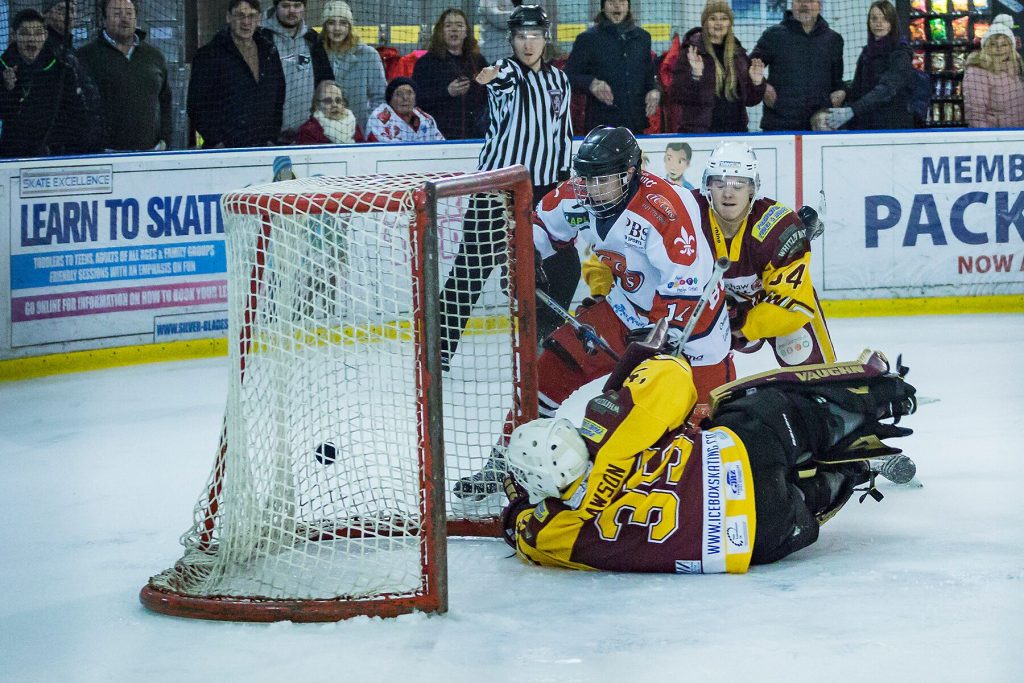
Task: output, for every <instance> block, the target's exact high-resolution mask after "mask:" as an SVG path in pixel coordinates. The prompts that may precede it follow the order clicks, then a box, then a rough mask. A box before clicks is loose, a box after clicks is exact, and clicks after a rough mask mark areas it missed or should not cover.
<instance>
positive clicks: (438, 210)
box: [140, 167, 536, 621]
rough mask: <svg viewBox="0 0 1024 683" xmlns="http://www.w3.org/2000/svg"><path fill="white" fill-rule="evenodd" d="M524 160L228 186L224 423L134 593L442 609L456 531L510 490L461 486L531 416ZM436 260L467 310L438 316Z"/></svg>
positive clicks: (492, 525) (301, 606) (387, 611)
mask: <svg viewBox="0 0 1024 683" xmlns="http://www.w3.org/2000/svg"><path fill="white" fill-rule="evenodd" d="M528 177H529V176H528V174H527V173H526V171H525V169H523V168H522V167H513V168H510V169H501V170H499V171H493V172H484V173H473V174H464V175H462V174H420V175H381V176H372V177H352V178H324V177H321V178H308V179H302V180H292V181H286V182H283V183H274V184H270V185H265V186H259V187H251V188H248V189H246V190H244V191H241V192H235V193H232V194H229V195H225V197H224V198H223V200H222V209H223V212H224V218H225V225H226V237H225V239H226V241H227V245H228V249H227V253H228V281H229V288H228V289H229V315H228V317H229V361H230V368H231V370H230V372H231V377H230V382H229V390H228V398H227V407H226V410H225V419H224V430H223V433H222V437H221V443H220V447H219V448H218V450H217V452H216V457H215V462H214V466H213V471H212V473H211V475H210V479H209V481H208V483H207V485H206V487H205V488H204V490H203V493H202V495H201V496H200V499H199V501H198V503H197V504H196V506H195V510H194V521H193V524H192V526H191V527H190V528H189V529H188V530H187V531H186V532H185V534H184V535H183V536H182V544H183V545H184V547H185V552H184V555H183V556H182V557H181V559H180V560H178V562H177V563H176V564H175V565H174V567H172V568H170V569H168V570H166V571H164V572H163V573H161V574H159V575H157V576H154V577H152V578H151V579H150V581H149V583H148V585H147V586H145V587H144V588H143V589H142V593H141V595H140V598H141V600H142V602H143V604H145V605H146V606H147V607H150V608H151V609H154V610H156V611H159V612H164V613H169V614H174V615H178V616H191V617H199V618H209V619H235V620H247V621H271V620H281V619H290V620H293V621H326V620H335V619H341V618H345V617H348V616H353V615H358V614H371V615H395V614H400V613H403V612H408V611H410V610H414V609H418V610H424V611H444V610H445V609H446V608H447V588H446V581H447V574H446V538H445V534H446V530H447V532H448V533H449V534H452V535H497V533H498V531H499V529H498V524H497V519H496V515H497V513H499V512H500V497H499V496H491V497H490V498H489V499H486V500H471V501H463V500H461V499H459V498H458V497H457V496H454V495H453V493H452V488H453V484H454V482H456V481H457V480H459V479H460V478H463V477H468V476H471V475H472V474H473V473H474V472H476V471H477V470H479V469H480V468H481V467H482V466H483V465H484V464H485V462H486V460H487V458H488V456H489V455H490V452H491V447H492V446H493V445H494V444H495V443H496V441H497V440H498V439H499V438H500V435H501V434H502V433H503V431H506V432H507V430H508V429H509V428H510V426H513V425H514V424H517V423H519V422H522V421H524V420H527V419H532V418H533V417H535V411H536V408H535V406H536V381H535V378H534V376H533V374H532V373H533V372H534V366H535V364H534V359H535V355H536V342H535V339H534V331H533V325H534V322H533V314H534V303H533V296H534V291H533V265H532V262H533V245H532V235H531V227H530V221H529V212H530V209H531V207H530V203H531V201H530V200H531V186H530V183H529V180H528ZM481 207H484V208H486V210H484V211H481V210H480V209H481ZM467 259H468V261H469V267H468V268H467V267H466V263H467ZM481 259H482V260H481ZM459 263H461V270H460V266H459ZM456 274H457V275H458V276H459V277H458V278H455V275H456ZM442 278H446V279H451V278H455V280H456V285H457V289H458V290H459V291H458V292H456V293H454V294H453V293H452V292H448V293H447V294H445V296H447V297H449V299H453V300H454V299H459V300H460V301H463V303H466V302H469V303H468V304H467V305H466V306H465V311H466V312H468V315H466V316H462V317H461V318H459V319H458V320H457V321H453V320H451V319H449V318H445V317H444V316H442V315H441V312H440V300H441V298H442V297H441V294H440V291H441V284H440V282H441V281H442ZM473 278H476V279H477V280H478V281H476V282H474V281H473ZM450 286H451V283H450V282H449V284H448V287H449V288H450ZM470 290H471V291H474V292H476V291H478V290H479V297H478V298H476V300H475V301H473V298H474V297H473V296H470V295H469V294H468V292H469V291H470ZM459 297H461V299H460V298H459ZM443 320H447V321H448V322H449V323H450V324H448V325H444V324H442V321H443ZM442 358H444V360H442ZM442 368H443V369H442Z"/></svg>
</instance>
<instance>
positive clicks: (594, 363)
mask: <svg viewBox="0 0 1024 683" xmlns="http://www.w3.org/2000/svg"><path fill="white" fill-rule="evenodd" d="M579 320H580V322H582V323H585V324H587V325H591V326H592V327H593V328H594V329H595V330H597V332H598V334H600V335H601V336H602V337H604V339H605V341H607V342H608V344H609V345H610V346H611V347H612V349H614V350H615V352H616V353H618V354H619V355H620V356H621V355H622V354H623V353H624V352H625V338H626V326H625V325H623V324H622V322H621V321H620V320H619V318H618V316H617V315H615V312H614V311H613V310H612V307H611V306H610V305H608V303H606V302H604V301H602V302H599V303H596V304H594V305H593V306H591V307H590V308H588V309H586V310H585V311H583V312H582V313H580V315H579ZM614 366H615V359H613V358H612V357H611V356H609V355H608V354H607V353H605V352H604V351H600V350H598V351H597V352H596V353H588V352H587V349H586V348H585V346H584V344H583V342H582V341H581V340H580V338H579V337H577V336H576V331H575V330H574V329H573V328H572V327H570V326H569V325H567V324H566V325H562V326H561V327H559V328H558V329H557V330H555V331H554V332H553V333H552V334H551V335H550V336H549V337H548V338H547V339H545V340H544V351H543V352H542V353H541V354H540V358H538V359H537V377H538V384H539V386H538V390H539V392H540V393H541V394H543V395H544V396H545V397H547V399H548V400H549V401H550V402H552V403H555V404H559V405H560V404H561V403H562V402H563V401H565V399H567V398H569V395H570V394H572V392H574V391H576V390H577V389H579V388H580V387H581V386H583V385H584V384H586V383H587V382H590V381H591V380H593V379H596V378H598V377H600V376H601V375H604V374H607V373H609V372H611V370H612V368H613V367H614Z"/></svg>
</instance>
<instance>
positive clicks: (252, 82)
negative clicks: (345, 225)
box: [0, 0, 1024, 161]
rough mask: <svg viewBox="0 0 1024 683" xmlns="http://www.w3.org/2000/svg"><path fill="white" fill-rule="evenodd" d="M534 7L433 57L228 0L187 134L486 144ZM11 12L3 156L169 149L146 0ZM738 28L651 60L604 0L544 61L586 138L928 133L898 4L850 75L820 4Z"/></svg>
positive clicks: (975, 69) (159, 62) (198, 72)
mask: <svg viewBox="0 0 1024 683" xmlns="http://www.w3.org/2000/svg"><path fill="white" fill-rule="evenodd" d="M538 2H539V0H538ZM522 4H523V2H522V0H479V7H478V8H477V12H476V16H475V18H476V21H477V27H476V28H477V29H478V30H479V36H480V39H479V41H478V40H477V38H476V37H475V35H476V34H475V31H474V26H473V24H472V23H471V22H470V19H469V17H467V15H466V14H465V12H463V10H461V9H459V8H456V7H450V8H448V9H445V10H444V11H443V12H441V14H440V16H438V17H437V20H436V22H435V23H434V25H433V30H432V31H431V33H430V37H429V44H428V45H426V49H425V50H417V51H414V52H413V53H411V54H409V55H405V56H402V55H399V54H397V51H395V50H394V48H389V47H379V48H378V47H374V46H371V45H368V44H366V43H364V42H363V41H362V40H361V39H360V36H359V31H358V30H357V29H358V27H357V25H356V22H355V14H354V12H353V8H352V6H351V5H350V4H349V3H348V2H345V1H344V0H326V2H322V3H319V4H318V5H319V6H320V7H322V9H321V10H320V12H319V16H309V13H308V12H307V9H308V8H307V2H306V0H273V2H272V3H270V4H269V6H268V3H267V0H262V2H261V0H230V2H229V3H228V6H227V12H226V16H225V24H224V27H223V28H222V29H221V30H220V31H218V32H217V33H216V35H214V36H213V38H212V39H211V40H210V41H209V42H208V43H206V44H205V45H203V46H201V47H200V48H199V49H198V51H197V52H196V53H195V56H194V58H193V59H192V63H191V76H190V79H189V82H188V88H187V113H188V120H189V124H190V132H192V131H194V133H195V135H194V138H193V137H191V136H190V138H189V139H190V141H192V140H194V144H195V146H198V147H203V148H218V147H254V146H267V145H284V144H344V143H350V142H364V141H367V142H411V141H430V140H463V139H480V138H483V137H484V136H485V134H486V132H487V125H488V91H487V88H486V87H485V86H484V85H482V84H481V83H480V82H479V80H478V76H479V75H480V74H481V72H482V71H484V69H486V68H487V67H489V66H492V65H497V63H498V62H499V61H500V60H503V59H511V58H513V57H512V50H511V47H510V42H509V38H508V30H507V25H506V24H507V21H508V19H509V17H510V16H511V14H512V12H513V10H515V9H516V8H517V7H519V6H520V5H522ZM541 4H543V3H541ZM549 4H553V3H552V2H550V0H549ZM0 5H2V6H3V8H2V9H3V15H4V18H5V19H6V20H7V27H6V28H7V31H6V32H7V34H8V35H9V45H8V46H7V48H6V50H5V51H4V52H3V55H2V57H0V75H2V84H0V122H2V128H0V157H23V156H46V155H57V154H74V153H88V152H104V151H147V150H163V149H167V148H168V147H169V146H171V145H172V141H173V140H172V138H173V133H174V131H173V125H174V123H173V122H174V117H173V110H172V92H171V87H170V85H169V80H168V66H167V60H166V59H165V56H164V55H163V54H162V53H161V51H160V50H159V49H157V48H156V47H153V46H152V45H150V44H149V43H147V42H146V32H145V30H143V28H141V27H140V26H139V23H140V22H139V17H138V7H137V2H136V0H100V2H98V3H97V11H98V12H99V15H100V18H101V27H100V29H99V31H98V33H97V35H96V36H95V38H94V39H93V40H91V42H88V43H87V44H85V45H82V46H81V47H79V48H77V49H75V48H74V47H73V46H72V41H71V35H70V33H71V31H70V27H71V26H74V24H75V19H76V12H77V10H78V8H77V6H76V2H75V0H56V1H53V0H50V1H46V2H42V3H39V5H38V8H37V9H22V10H21V11H18V12H17V13H15V14H13V16H11V15H10V14H9V11H8V7H7V5H8V3H6V2H3V3H0ZM734 23H735V18H734V14H733V9H732V7H731V4H730V2H729V1H728V0H706V4H705V6H704V8H703V11H702V13H701V16H700V25H699V26H695V27H693V28H692V29H690V30H688V31H686V32H685V34H684V35H682V36H679V35H676V36H675V38H674V39H673V41H672V43H671V46H670V47H669V49H668V50H667V52H665V53H664V54H662V55H656V54H655V53H654V52H653V51H652V37H651V34H650V33H648V32H647V31H646V30H645V29H644V28H642V27H641V25H640V23H638V17H637V16H636V15H635V14H634V8H633V7H632V5H631V2H630V0H601V2H600V9H599V11H598V12H597V14H596V16H594V17H593V22H592V24H591V25H590V26H589V27H588V28H586V29H585V30H583V31H582V32H580V33H579V34H578V35H577V36H576V38H575V41H574V43H573V45H572V49H571V51H570V52H569V53H568V54H567V55H564V56H561V57H559V56H558V55H551V54H550V52H549V56H550V57H554V59H553V60H552V64H553V65H554V66H556V67H559V68H561V69H562V70H563V71H564V72H565V74H566V75H567V77H568V79H569V83H570V84H571V113H572V121H573V130H574V131H575V133H576V134H577V135H580V134H583V133H585V132H586V131H588V130H591V129H592V128H594V127H595V126H598V125H608V126H624V127H627V128H629V129H630V130H632V131H633V132H634V133H636V134H642V133H674V132H680V133H730V132H747V131H748V128H749V125H750V122H749V120H748V113H747V109H748V107H754V106H758V105H762V106H763V114H762V116H761V119H760V127H761V129H762V130H764V131H772V132H777V131H807V130H838V129H860V130H877V129H884V130H892V129H905V128H913V127H915V126H920V125H922V124H923V121H922V120H921V117H920V116H916V115H915V111H919V110H920V103H919V102H915V98H917V99H920V84H919V81H920V79H921V75H920V74H921V72H920V71H915V62H914V60H915V57H914V53H913V50H912V48H911V47H910V44H909V43H908V38H907V33H906V29H907V27H906V26H904V25H903V24H902V22H901V19H900V17H899V16H898V15H897V12H896V9H895V7H894V6H893V4H892V3H891V2H890V1H889V0H877V1H875V2H872V3H871V5H870V7H869V8H868V11H867V13H866V16H865V24H866V33H865V35H864V36H863V37H861V36H857V37H856V38H854V37H853V36H846V37H845V38H846V39H848V40H856V41H857V43H860V42H861V40H864V41H865V42H864V47H863V50H862V51H861V53H860V56H859V57H858V59H857V62H856V70H855V73H854V78H853V80H852V81H849V82H844V80H843V74H844V63H843V48H844V36H841V35H840V34H839V33H837V32H836V31H835V30H834V29H833V28H832V27H830V26H829V24H828V22H827V21H826V20H825V19H824V18H823V17H822V2H821V0H789V9H787V10H786V11H785V12H784V15H783V18H782V20H781V21H780V22H779V23H778V24H775V25H772V26H769V27H768V28H766V29H765V30H764V32H763V33H762V34H761V36H760V38H759V39H758V40H757V41H756V44H754V45H749V46H744V45H742V44H741V43H740V41H739V40H738V39H737V38H736V35H735V32H734ZM313 26H317V27H318V29H314V28H312V27H313ZM978 42H979V43H980V44H979V45H976V46H975V47H976V48H978V49H976V51H973V52H971V53H970V55H969V57H968V58H967V60H966V69H965V73H964V75H963V77H962V96H963V108H964V119H965V122H966V124H967V125H968V126H972V127H989V128H992V127H1021V126H1024V80H1022V64H1021V57H1020V53H1019V51H1018V45H1017V39H1016V37H1015V34H1014V26H1013V22H1012V19H1011V17H1009V16H1008V15H999V16H997V17H996V18H995V19H994V20H993V21H992V22H991V26H990V28H989V30H988V33H987V34H985V35H984V36H983V37H982V38H981V39H980V40H979V41H978ZM915 105H918V106H917V107H916V108H915ZM924 106H925V107H927V105H924ZM673 152H674V153H678V155H679V156H680V160H681V161H682V156H683V153H682V151H681V150H673Z"/></svg>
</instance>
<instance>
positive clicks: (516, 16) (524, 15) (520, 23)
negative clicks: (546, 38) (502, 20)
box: [508, 5, 551, 39]
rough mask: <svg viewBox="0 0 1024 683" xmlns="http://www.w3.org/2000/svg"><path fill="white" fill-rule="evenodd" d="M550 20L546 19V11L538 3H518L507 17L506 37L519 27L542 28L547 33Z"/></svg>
mask: <svg viewBox="0 0 1024 683" xmlns="http://www.w3.org/2000/svg"><path fill="white" fill-rule="evenodd" d="M550 27H551V22H550V21H548V13H547V12H545V11H544V8H543V7H541V6H540V5H520V6H519V7H516V8H515V9H514V10H512V16H510V17H509V18H508V37H509V39H511V38H512V34H513V33H514V32H515V31H518V30H520V29H529V28H539V29H544V34H545V35H547V32H548V28H550Z"/></svg>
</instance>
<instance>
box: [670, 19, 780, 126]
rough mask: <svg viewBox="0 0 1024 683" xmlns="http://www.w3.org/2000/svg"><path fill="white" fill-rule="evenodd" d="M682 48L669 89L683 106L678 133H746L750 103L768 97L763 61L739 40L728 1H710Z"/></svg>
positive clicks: (755, 102)
mask: <svg viewBox="0 0 1024 683" xmlns="http://www.w3.org/2000/svg"><path fill="white" fill-rule="evenodd" d="M683 46H684V49H685V50H686V52H685V54H684V55H682V56H680V58H679V60H678V61H677V62H676V65H675V73H674V74H673V77H672V87H671V89H670V91H669V101H670V102H672V103H675V104H679V105H681V107H682V120H681V122H680V125H679V132H680V133H746V132H747V107H753V106H755V105H757V104H760V102H761V99H762V98H763V97H764V91H765V86H766V81H765V78H764V62H762V61H761V60H760V59H753V60H752V59H750V58H749V57H748V56H747V51H746V50H744V49H743V46H742V45H740V41H738V40H736V36H735V35H734V34H733V14H732V8H731V7H730V6H729V3H728V2H726V0H708V3H707V5H705V7H704V11H703V12H702V13H701V15H700V26H698V27H696V28H693V29H690V30H689V31H688V32H687V33H686V37H685V38H684V39H683Z"/></svg>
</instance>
